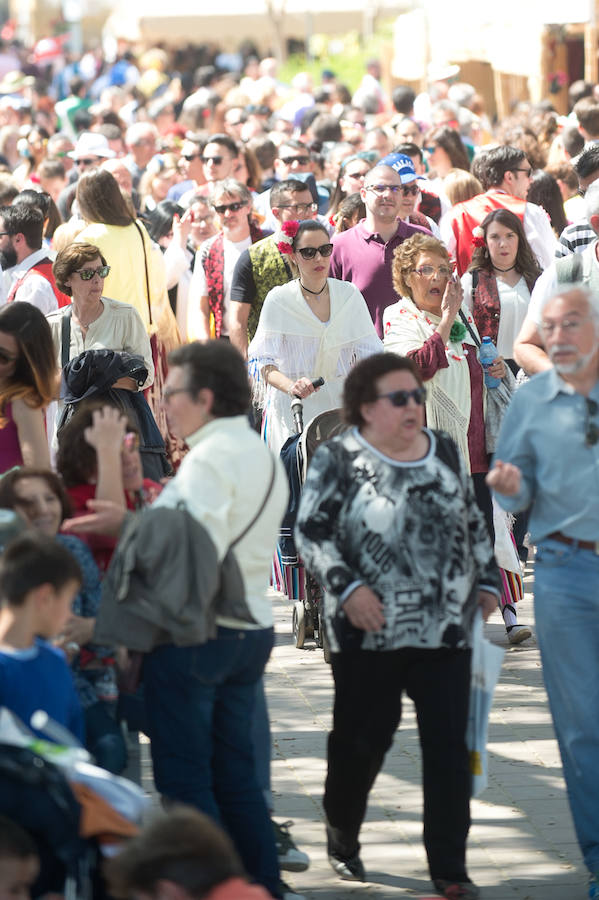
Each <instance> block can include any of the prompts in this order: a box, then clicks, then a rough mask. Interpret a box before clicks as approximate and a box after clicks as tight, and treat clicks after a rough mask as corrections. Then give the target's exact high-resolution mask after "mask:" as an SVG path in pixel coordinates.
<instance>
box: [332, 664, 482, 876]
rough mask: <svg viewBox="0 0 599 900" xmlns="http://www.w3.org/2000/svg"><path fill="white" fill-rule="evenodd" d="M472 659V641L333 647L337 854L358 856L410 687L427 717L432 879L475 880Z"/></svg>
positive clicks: (423, 724) (423, 725)
mask: <svg viewBox="0 0 599 900" xmlns="http://www.w3.org/2000/svg"><path fill="white" fill-rule="evenodd" d="M470 659H471V652H470V650H450V649H445V648H440V649H434V650H422V649H419V648H412V647H408V648H404V649H401V650H391V651H387V652H377V651H370V650H355V651H351V652H345V653H333V655H332V668H333V677H334V680H335V705H334V710H333V730H332V732H331V733H330V735H329V743H328V772H327V778H326V783H325V793H324V801H323V804H324V810H325V813H326V816H327V823H328V838H329V848H328V849H329V852H330V853H333V854H335V855H338V856H341V857H348V856H352V855H353V853H355V852H356V851H357V850H358V849H359V847H360V845H359V843H358V836H359V833H360V827H361V825H362V822H363V820H364V816H365V813H366V805H367V802H368V793H369V791H370V788H371V787H372V785H373V783H374V780H375V778H376V776H377V774H378V772H379V770H380V768H381V766H382V764H383V760H384V757H385V753H386V752H387V750H388V749H389V747H390V746H391V743H392V741H393V736H394V734H395V731H396V730H397V727H398V725H399V722H400V720H401V711H402V694H403V692H404V690H405V692H406V693H407V695H408V696H409V697H410V698H411V699H412V700H413V702H414V704H415V706H416V714H417V718H418V730H419V734H420V746H421V750H422V770H423V790H424V845H425V848H426V853H427V857H428V864H429V870H430V874H431V878H432V879H433V880H434V879H436V878H445V879H447V880H449V881H465V880H466V878H467V876H466V838H467V836H468V830H469V828H470V772H469V758H468V751H467V748H466V741H465V735H466V723H467V718H468V698H469V693H470Z"/></svg>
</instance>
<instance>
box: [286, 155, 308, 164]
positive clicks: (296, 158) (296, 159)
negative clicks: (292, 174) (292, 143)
mask: <svg viewBox="0 0 599 900" xmlns="http://www.w3.org/2000/svg"><path fill="white" fill-rule="evenodd" d="M281 162H282V163H285V165H286V166H291V165H292V164H293V163H294V162H296V163H297V164H298V166H306V165H307V164H308V163H309V162H310V157H309V156H281Z"/></svg>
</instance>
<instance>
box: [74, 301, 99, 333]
mask: <svg viewBox="0 0 599 900" xmlns="http://www.w3.org/2000/svg"><path fill="white" fill-rule="evenodd" d="M103 312H104V304H103V303H102V302H101V301H100V309H99V310H98V312H97V313H96V314H95V315H94V316H92V318H91V319H90V320H89V322H82V321H81V319H80V318H79V316H77V321H78V322H79V324H80V325H81V327H82V328H89V326H90V325H91V324H92V322H95V321H96V319H99V318H100V316H101V315H102V313H103Z"/></svg>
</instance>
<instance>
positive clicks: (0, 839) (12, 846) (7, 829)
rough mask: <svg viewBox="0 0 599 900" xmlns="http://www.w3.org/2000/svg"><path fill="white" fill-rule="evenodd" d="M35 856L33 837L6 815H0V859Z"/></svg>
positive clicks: (35, 849)
mask: <svg viewBox="0 0 599 900" xmlns="http://www.w3.org/2000/svg"><path fill="white" fill-rule="evenodd" d="M29 856H37V848H36V846H35V843H34V841H33V838H32V837H31V836H30V835H29V834H28V833H27V832H26V831H25V829H24V828H21V826H20V825H17V823H16V822H13V821H12V819H8V818H7V817H6V816H0V859H27V857H29Z"/></svg>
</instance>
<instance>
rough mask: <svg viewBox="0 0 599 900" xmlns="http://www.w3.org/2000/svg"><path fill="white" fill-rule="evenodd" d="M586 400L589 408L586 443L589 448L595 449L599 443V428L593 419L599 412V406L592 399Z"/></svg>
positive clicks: (587, 398)
mask: <svg viewBox="0 0 599 900" xmlns="http://www.w3.org/2000/svg"><path fill="white" fill-rule="evenodd" d="M584 400H585V403H586V407H587V415H586V423H585V435H584V442H585V444H586V445H587V447H594V446H595V444H596V443H597V442H598V441H599V426H598V425H597V423H596V422H592V421H591V418H592V417H593V416H596V415H597V413H598V412H599V405H598V404H597V403H596V402H595V400H593V399H592V398H591V397H585V398H584Z"/></svg>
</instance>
